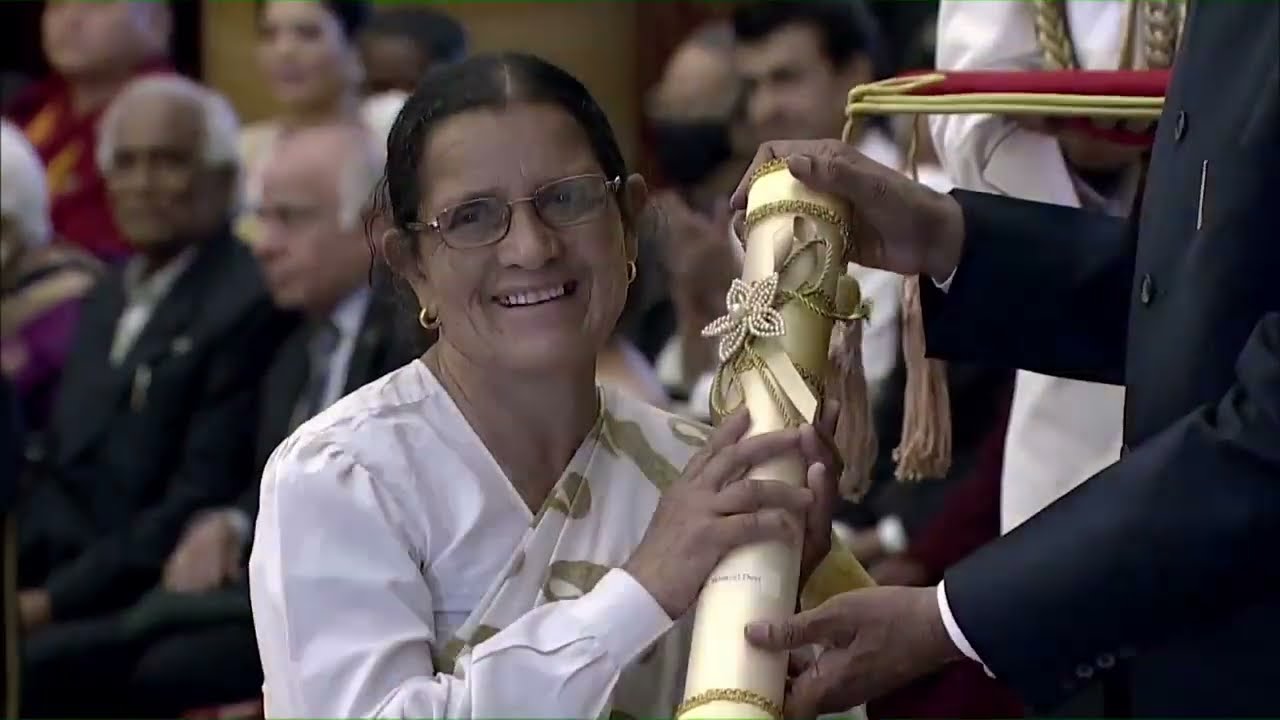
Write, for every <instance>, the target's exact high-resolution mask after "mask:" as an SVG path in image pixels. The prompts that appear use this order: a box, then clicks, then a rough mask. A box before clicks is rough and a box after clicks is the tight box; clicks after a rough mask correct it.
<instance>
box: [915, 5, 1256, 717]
mask: <svg viewBox="0 0 1280 720" xmlns="http://www.w3.org/2000/svg"><path fill="white" fill-rule="evenodd" d="M1186 28H1187V29H1186V35H1185V38H1184V41H1183V44H1182V48H1181V51H1180V56H1179V57H1178V59H1177V62H1176V66H1175V69H1174V75H1173V82H1172V86H1171V87H1170V89H1169V93H1168V97H1167V100H1166V102H1165V112H1164V116H1163V118H1162V119H1161V121H1160V125H1159V129H1158V139H1157V142H1156V146H1155V149H1154V154H1153V158H1152V162H1151V166H1150V173H1149V176H1148V180H1147V188H1146V193H1145V196H1144V200H1143V207H1142V209H1141V213H1140V221H1139V222H1138V223H1137V225H1136V232H1134V230H1135V228H1134V226H1128V225H1127V224H1126V223H1125V222H1124V221H1118V220H1112V219H1109V218H1104V217H1101V216H1092V215H1088V214H1085V213H1082V212H1079V211H1074V210H1070V209H1065V208H1059V207H1053V206H1042V205H1036V204H1034V203H1027V202H1021V201H1017V200H1011V199H1007V198H999V197H994V196H985V195H980V194H972V193H964V192H957V193H955V195H956V197H957V198H958V199H959V200H960V202H961V205H962V206H963V209H964V213H965V232H966V247H965V249H964V253H963V257H962V259H961V261H960V265H959V269H958V272H957V274H956V277H955V279H954V282H953V285H952V286H951V288H950V292H948V293H946V294H945V295H944V294H942V293H940V292H937V291H935V290H934V289H933V288H927V289H926V291H925V296H924V300H925V313H926V323H927V333H928V343H929V349H930V352H932V353H934V354H936V355H939V356H942V357H947V358H955V359H958V360H962V361H971V362H994V363H1003V364H1006V365H1012V366H1015V367H1021V368H1026V369H1029V370H1035V371H1038V372H1042V373H1048V374H1054V375H1060V376H1064V377H1074V378H1079V379H1085V380H1093V381H1102V382H1109V383H1123V384H1124V385H1125V386H1126V387H1127V389H1128V392H1127V404H1126V408H1125V441H1126V444H1127V448H1129V450H1128V452H1127V453H1126V454H1125V456H1124V457H1123V458H1122V459H1121V461H1120V462H1119V463H1117V464H1115V465H1113V466H1112V467H1110V468H1108V469H1106V470H1104V471H1103V472H1101V473H1099V475H1098V476H1096V477H1094V478H1092V479H1090V480H1089V481H1088V482H1086V483H1084V484H1083V485H1081V486H1080V487H1078V488H1077V489H1076V490H1075V491H1073V492H1072V493H1069V494H1068V495H1067V496H1066V497H1064V498H1063V499H1061V500H1060V501H1058V502H1056V503H1054V504H1053V505H1052V506H1050V507H1049V508H1048V509H1046V510H1045V511H1043V512H1041V513H1040V514H1039V515H1037V516H1035V517H1034V518H1032V519H1031V520H1030V521H1029V522H1027V523H1026V524H1024V525H1022V526H1020V527H1019V528H1018V529H1017V530H1015V531H1014V532H1012V533H1010V534H1009V535H1006V536H1005V537H1003V538H1001V539H1000V540H998V541H996V542H995V543H992V544H991V545H988V546H987V547H986V548H984V549H983V550H981V551H979V552H978V553H977V554H976V555H974V556H973V557H971V558H969V559H967V560H965V561H964V562H962V563H960V564H959V565H957V566H956V567H954V568H952V569H951V571H950V572H949V573H948V574H947V577H946V588H947V597H948V600H949V604H950V607H951V609H952V611H953V613H954V614H955V616H956V619H957V621H958V624H959V626H960V627H961V629H962V630H963V632H964V634H965V636H966V637H967V639H968V640H969V641H970V643H971V644H972V645H973V647H974V648H975V649H976V651H977V653H978V655H979V656H981V657H982V659H983V660H984V662H985V663H986V664H987V665H988V666H989V667H990V668H991V669H992V670H993V672H994V673H995V674H996V676H997V677H999V678H1001V679H1003V680H1004V681H1005V682H1007V683H1009V684H1010V685H1012V686H1014V687H1016V688H1017V689H1018V690H1019V691H1020V692H1021V693H1022V694H1023V695H1024V696H1025V698H1026V699H1027V700H1029V701H1031V702H1032V703H1034V704H1037V705H1042V706H1043V705H1049V704H1053V703H1055V702H1057V701H1059V700H1061V699H1062V698H1064V697H1065V696H1066V695H1068V694H1069V693H1071V692H1072V691H1074V690H1075V689H1076V688H1077V687H1078V686H1080V685H1083V684H1085V683H1088V682H1091V681H1093V680H1096V679H1098V678H1099V677H1107V678H1108V682H1109V684H1111V685H1113V688H1112V689H1113V692H1112V693H1111V696H1112V698H1113V700H1122V701H1125V702H1124V704H1128V705H1130V706H1131V710H1132V712H1133V713H1134V714H1138V715H1155V716H1166V717H1168V716H1177V715H1188V714H1199V715H1203V716H1210V717H1226V716H1239V715H1256V714H1272V715H1274V714H1275V713H1276V712H1277V710H1280V699H1278V698H1280V696H1278V695H1277V692H1278V690H1280V661H1277V657H1276V653H1277V648H1280V562H1278V561H1277V560H1276V557H1275V553H1276V550H1277V548H1280V240H1278V239H1277V237H1278V236H1277V230H1276V217H1277V215H1276V212H1277V211H1276V207H1277V206H1276V198H1277V194H1276V189H1277V188H1278V187H1280V52H1277V47H1278V46H1280V3H1275V2H1262V3H1222V2H1205V1H1201V2H1193V3H1191V5H1190V16H1189V17H1188V19H1187V25H1186ZM925 284H926V285H927V284H928V283H925ZM1010 300H1016V301H1015V302H1010ZM1014 482H1016V479H1014ZM1115 690H1120V691H1123V692H1115ZM1121 710H1123V708H1121Z"/></svg>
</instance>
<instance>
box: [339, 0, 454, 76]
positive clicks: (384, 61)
mask: <svg viewBox="0 0 1280 720" xmlns="http://www.w3.org/2000/svg"><path fill="white" fill-rule="evenodd" d="M359 44H360V57H361V59H362V60H363V61H364V92H365V93H366V94H368V95H371V96H376V95H380V94H382V93H385V92H397V91H398V92H402V93H411V92H413V89H414V88H416V87H417V86H418V82H419V81H421V80H422V76H423V75H426V74H427V71H428V70H430V69H431V68H435V67H440V66H442V65H449V64H451V63H456V62H460V61H461V60H462V59H463V58H464V57H466V56H467V31H466V29H465V28H463V27H462V23H459V22H458V21H457V20H455V19H453V17H451V16H450V15H449V14H448V13H446V12H443V11H440V10H435V9H433V8H430V7H423V6H420V5H419V6H412V7H394V6H390V7H386V8H384V9H382V10H379V11H377V12H375V13H374V14H373V17H372V18H370V19H369V22H368V24H367V25H365V28H364V30H363V31H361V33H360V37H359Z"/></svg>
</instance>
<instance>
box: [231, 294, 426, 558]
mask: <svg viewBox="0 0 1280 720" xmlns="http://www.w3.org/2000/svg"><path fill="white" fill-rule="evenodd" d="M399 312H400V309H399V308H398V307H396V306H395V304H394V303H393V302H390V301H389V299H388V298H385V297H382V296H380V295H379V294H378V293H373V296H372V297H371V298H370V301H369V308H368V310H366V311H365V317H364V321H363V324H362V325H361V328H360V335H359V337H358V338H357V339H356V346H355V349H354V350H353V351H352V354H351V364H350V365H349V366H348V368H347V381H346V385H345V386H344V390H345V392H347V393H349V392H351V391H353V390H356V389H358V388H359V387H361V386H362V385H366V384H368V383H370V382H373V381H374V380H377V379H378V378H380V377H382V376H383V375H386V374H387V373H389V372H391V371H392V370H395V369H396V368H399V367H401V366H402V365H404V364H405V363H407V362H410V361H411V360H413V359H414V358H415V357H417V356H418V355H419V354H420V352H419V348H418V347H416V346H414V347H410V344H409V343H408V342H406V341H405V340H404V339H403V336H402V334H401V333H399V332H398V331H397V327H396V323H397V319H396V316H397V314H398V313H399ZM419 333H421V328H419ZM307 339H308V333H307V328H306V327H299V328H298V329H297V330H296V331H295V332H294V333H293V334H291V335H290V336H289V338H288V340H286V341H285V343H284V344H283V345H282V346H281V347H280V350H279V351H278V352H277V353H276V357H275V358H274V359H273V360H272V363H271V368H270V369H269V370H268V371H267V374H266V376H265V377H264V379H263V384H262V408H261V411H260V413H259V416H258V426H257V439H256V442H255V446H256V454H255V459H254V467H253V474H252V478H253V481H252V482H251V483H249V485H248V486H247V487H246V488H245V489H244V492H243V493H241V495H240V499H239V500H238V501H237V503H236V505H237V507H239V508H240V509H241V510H243V511H244V512H245V513H246V514H247V515H248V516H249V517H250V518H254V519H256V518H257V515H258V481H259V480H260V479H261V478H262V470H263V469H264V468H265V467H266V465H267V460H268V459H269V458H270V457H271V453H273V452H274V451H275V449H276V447H278V446H279V445H280V443H282V442H284V440H285V438H287V437H289V435H290V433H292V431H293V428H292V427H290V421H291V420H292V419H293V413H294V409H295V408H296V407H297V405H298V401H299V399H300V398H301V396H302V391H303V390H304V388H305V385H306V382H307V377H308V374H309V361H308V359H307ZM245 560H246V561H247V560H248V555H247V554H246V556H245Z"/></svg>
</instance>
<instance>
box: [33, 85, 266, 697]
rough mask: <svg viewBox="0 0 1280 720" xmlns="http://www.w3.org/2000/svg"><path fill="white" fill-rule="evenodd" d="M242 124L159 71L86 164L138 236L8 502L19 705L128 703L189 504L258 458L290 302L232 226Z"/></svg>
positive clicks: (245, 474)
mask: <svg viewBox="0 0 1280 720" xmlns="http://www.w3.org/2000/svg"><path fill="white" fill-rule="evenodd" d="M237 131H238V123H237V121H236V117H235V114H234V113H233V112H232V110H231V108H230V106H229V105H228V104H227V102H226V101H225V100H224V99H223V98H222V97H220V96H218V95H217V94H215V93H213V92H211V91H209V90H207V89H205V88H203V87H201V86H200V85H197V84H196V83H194V82H192V81H190V80H187V79H184V78H181V77H178V76H174V75H155V76H149V77H145V78H141V79H139V80H135V81H134V82H132V83H130V84H129V85H128V86H126V87H125V88H124V89H123V90H122V91H121V92H120V93H119V94H118V95H117V96H116V98H115V99H114V100H113V101H112V104H111V105H110V106H109V107H108V109H107V111H106V112H105V114H104V116H103V119H102V124H101V127H100V129H99V133H100V134H99V136H98V142H97V161H98V164H99V166H100V169H101V171H102V174H103V177H104V179H105V180H106V186H107V192H108V197H109V199H110V203H111V209H112V212H113V215H114V218H115V221H116V224H117V226H118V227H119V228H120V230H121V232H122V234H123V235H124V237H125V238H126V239H127V241H128V242H129V244H130V245H131V246H132V248H133V250H134V257H133V258H132V259H131V260H130V261H129V262H128V263H127V264H126V265H125V266H124V267H122V268H120V269H119V271H118V272H113V273H112V274H110V275H108V276H106V277H105V278H104V279H103V280H102V281H101V282H99V283H98V284H97V285H96V286H95V288H94V289H93V290H92V291H91V293H90V294H89V295H88V297H87V298H86V300H85V303H84V307H83V312H82V315H81V319H80V325H79V327H78V328H77V330H76V333H75V339H74V341H73V344H72V351H71V355H70V358H69V359H68V362H67V365H66V369H65V372H64V375H63V380H62V387H61V389H60V392H59V394H58V398H57V400H56V402H55V404H54V409H53V415H52V418H51V420H50V423H49V427H48V432H47V439H48V443H49V445H48V453H47V457H46V459H45V463H44V465H45V466H44V467H43V468H41V470H42V471H43V473H45V474H46V475H47V477H43V478H40V480H41V482H38V483H35V484H34V487H35V488H36V492H35V493H33V494H32V495H31V496H30V497H29V498H27V499H25V500H24V501H23V503H22V504H21V505H20V506H19V509H18V513H19V518H20V519H21V520H22V521H23V522H22V532H21V537H20V553H21V555H20V562H19V568H20V574H21V576H20V578H19V587H20V588H21V590H20V593H19V611H20V616H21V617H20V620H21V627H22V631H23V633H24V635H25V636H26V637H25V638H24V643H23V649H22V650H23V683H24V687H23V703H24V705H23V708H22V714H23V716H24V717H42V716H43V717H47V716H60V717H69V716H74V715H82V716H88V715H94V716H97V715H101V714H102V713H103V711H104V710H106V709H108V708H113V709H114V708H120V709H129V710H127V711H131V712H137V713H141V712H143V710H132V708H133V707H134V706H133V705H131V703H132V701H134V700H135V698H131V697H122V696H121V695H122V688H123V687H124V681H125V679H127V673H128V672H129V667H130V658H131V657H132V649H131V645H130V642H131V640H132V638H134V636H135V635H137V634H138V633H141V632H144V631H145V630H146V629H147V628H148V626H149V625H150V624H151V623H153V622H157V621H159V620H162V619H163V618H159V619H158V618H157V614H156V613H155V612H153V611H151V610H150V609H149V608H148V606H147V605H146V604H145V603H142V604H139V600H140V599H141V598H142V597H143V596H144V594H145V593H146V592H147V591H148V590H149V589H150V588H151V587H153V586H154V585H155V584H156V583H157V582H158V581H159V579H160V577H161V574H162V571H163V568H164V563H165V560H166V559H167V557H168V556H169V554H170V553H171V552H172V550H173V548H174V546H175V545H176V544H177V542H178V539H179V537H180V535H181V533H182V530H183V528H184V527H185V526H186V524H187V523H188V522H189V521H190V519H191V518H192V517H194V516H195V515H196V514H197V513H199V512H201V511H202V510H204V509H206V508H209V507H216V506H218V505H221V504H224V503H226V502H228V501H229V500H231V499H232V498H234V497H235V496H236V495H237V494H238V493H239V492H240V491H241V490H243V488H244V486H245V484H246V482H247V480H248V478H249V476H250V472H251V469H252V466H253V433H252V423H249V422H246V418H252V417H254V416H255V414H256V412H257V407H258V397H259V392H258V383H259V379H260V378H261V376H262V374H263V373H264V371H265V369H266V365H267V362H268V361H269V359H270V358H271V356H272V354H273V353H274V350H275V348H276V347H277V346H278V344H279V342H280V341H281V340H282V339H283V337H284V335H285V334H286V333H287V332H288V328H289V326H290V323H291V319H290V318H291V316H289V315H286V314H283V313H281V312H280V311H278V310H277V309H276V308H275V307H274V305H273V304H272V302H271V298H270V296H269V295H268V294H267V292H266V289H265V287H264V286H263V283H262V280H261V276H260V274H259V272H258V268H257V265H256V264H255V263H254V261H253V258H252V257H251V256H250V255H249V253H248V251H247V249H246V248H245V247H244V246H243V245H242V244H241V243H239V242H237V241H236V240H235V239H234V238H233V237H232V235H231V233H230V229H229V228H230V221H231V217H232V203H233V199H234V198H235V197H236V179H237V176H238V172H237V162H236V139H237Z"/></svg>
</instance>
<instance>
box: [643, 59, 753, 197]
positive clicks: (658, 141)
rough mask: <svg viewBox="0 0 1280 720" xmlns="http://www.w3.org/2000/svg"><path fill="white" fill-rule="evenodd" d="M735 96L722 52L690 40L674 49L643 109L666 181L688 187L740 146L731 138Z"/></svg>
mask: <svg viewBox="0 0 1280 720" xmlns="http://www.w3.org/2000/svg"><path fill="white" fill-rule="evenodd" d="M740 94H741V82H740V81H739V78H738V75H737V73H736V72H735V71H734V68H733V59H732V57H731V56H730V55H729V53H728V52H723V51H719V50H716V49H713V48H709V47H706V46H701V45H696V44H686V45H684V46H682V47H679V48H677V49H676V51H675V52H674V53H673V54H672V56H671V59H670V60H669V61H668V62H667V66H666V68H665V69H664V71H663V75H662V79H661V81H659V83H658V85H657V86H656V87H655V88H654V89H653V91H652V93H651V94H650V96H649V98H648V107H647V112H648V120H649V124H650V128H651V130H652V133H653V138H654V151H655V153H656V154H657V156H658V162H659V164H660V165H661V167H662V172H663V174H664V175H665V176H666V178H667V180H668V181H670V182H672V183H674V184H675V185H676V186H678V187H681V188H684V189H691V188H693V187H694V186H696V185H698V184H699V183H702V182H703V181H705V180H706V179H707V178H708V177H709V176H711V175H712V174H713V173H715V172H716V171H717V170H718V169H720V167H721V166H722V165H723V164H724V163H725V162H727V161H728V160H729V159H730V158H732V157H733V156H734V154H735V152H736V151H737V150H740V149H744V148H740V147H737V142H736V141H738V140H739V138H737V137H735V130H736V129H737V128H736V127H735V126H736V125H740V124H741V123H737V122H735V121H736V119H737V118H736V117H735V111H736V110H737V104H738V100H739V98H740ZM736 134H739V135H740V133H736ZM735 184H736V181H735ZM732 189H733V188H732V187H730V188H728V190H727V191H726V193H727V192H728V191H731V190H732Z"/></svg>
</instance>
